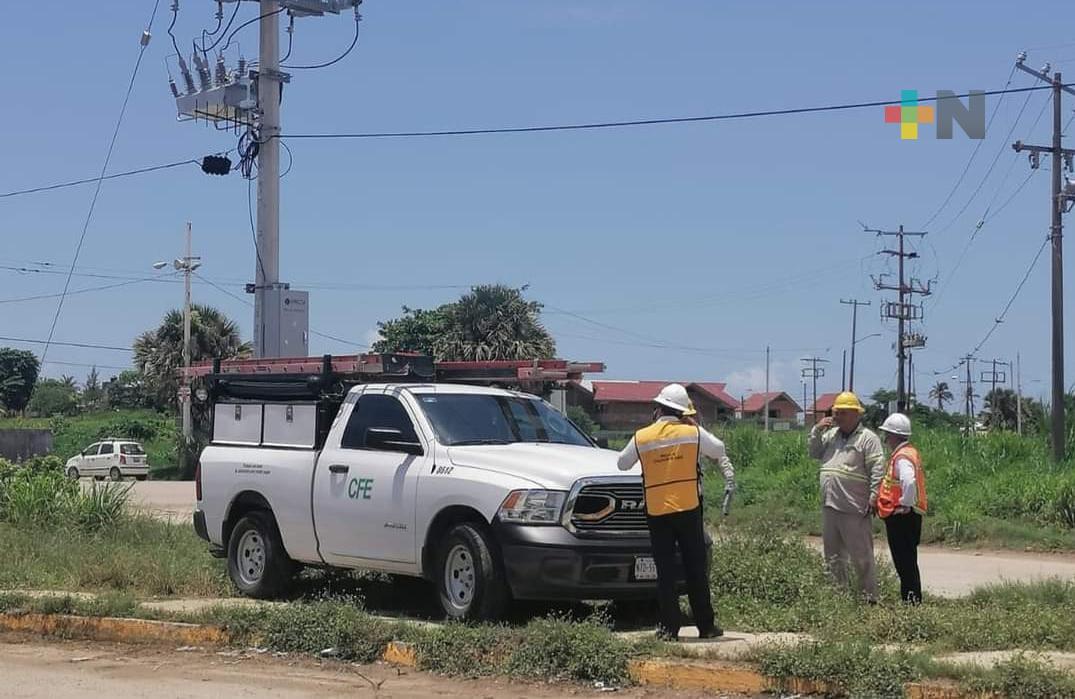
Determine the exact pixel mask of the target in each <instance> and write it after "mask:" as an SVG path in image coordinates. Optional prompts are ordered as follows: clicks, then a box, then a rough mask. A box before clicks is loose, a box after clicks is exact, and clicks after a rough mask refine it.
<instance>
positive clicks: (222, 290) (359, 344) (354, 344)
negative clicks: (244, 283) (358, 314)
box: [194, 273, 369, 349]
mask: <svg viewBox="0 0 1075 699" xmlns="http://www.w3.org/2000/svg"><path fill="white" fill-rule="evenodd" d="M194 276H195V277H197V278H199V279H201V280H202V281H204V282H205V283H207V284H209V286H211V287H213V288H214V289H216V290H217V291H219V292H220V293H222V294H225V295H227V296H230V297H231V298H233V299H235V300H236V301H238V302H239V303H241V304H243V305H245V306H253V305H254V304H252V303H250V302H249V301H247V300H246V299H244V298H242V297H241V296H239V295H237V294H233V293H232V292H230V291H228V290H227V289H225V288H224V287H222V286H220V285H219V284H216V283H214V282H212V281H210V280H209V279H206V278H205V277H203V276H202V275H200V274H197V273H195V274H194ZM310 334H311V335H317V336H319V337H323V338H325V339H328V340H335V341H336V342H340V343H342V344H345V345H349V346H351V347H361V348H366V349H369V345H367V344H364V343H362V342H354V341H352V340H345V339H343V338H340V337H336V336H335V335H329V334H328V333H325V332H321V331H320V330H317V329H316V328H313V327H310Z"/></svg>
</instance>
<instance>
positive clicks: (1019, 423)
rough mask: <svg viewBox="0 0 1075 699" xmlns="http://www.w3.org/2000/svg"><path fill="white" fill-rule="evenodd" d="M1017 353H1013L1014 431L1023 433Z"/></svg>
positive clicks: (1021, 395) (1021, 396) (1021, 383)
mask: <svg viewBox="0 0 1075 699" xmlns="http://www.w3.org/2000/svg"><path fill="white" fill-rule="evenodd" d="M1020 368H1021V367H1020V364H1019V353H1018V352H1016V353H1015V433H1016V434H1018V435H1022V434H1023V380H1022V376H1021V375H1020Z"/></svg>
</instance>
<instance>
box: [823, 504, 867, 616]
mask: <svg viewBox="0 0 1075 699" xmlns="http://www.w3.org/2000/svg"><path fill="white" fill-rule="evenodd" d="M821 525H822V533H821V537H822V544H823V546H824V549H825V565H826V566H827V567H828V569H829V574H830V575H831V576H832V579H833V581H834V582H835V583H836V584H837V585H839V586H841V587H848V585H849V580H848V562H850V563H852V564H854V566H855V571H856V573H857V574H858V576H857V580H856V582H857V583H858V586H857V587H858V592H860V593H862V594H863V595H864V596H865V598H866V599H868V600H876V599H877V567H876V564H875V562H874V558H873V529H872V527H871V526H870V525H871V521H870V518H869V517H867V516H864V515H860V514H855V513H847V512H840V511H838V510H834V509H832V508H830V507H825V508H822V510H821Z"/></svg>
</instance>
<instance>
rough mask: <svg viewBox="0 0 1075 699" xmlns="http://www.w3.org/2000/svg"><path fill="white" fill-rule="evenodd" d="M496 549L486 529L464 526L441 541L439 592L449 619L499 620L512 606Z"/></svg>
mask: <svg viewBox="0 0 1075 699" xmlns="http://www.w3.org/2000/svg"><path fill="white" fill-rule="evenodd" d="M496 555H497V554H496V547H495V546H494V545H493V543H492V540H491V538H490V536H489V534H488V532H487V531H486V530H485V528H483V527H479V526H477V525H474V524H470V523H464V524H458V525H456V526H455V527H453V528H452V529H451V530H450V531H449V532H448V534H447V535H446V536H445V537H444V539H443V540H441V545H440V548H439V550H438V556H437V564H438V565H437V573H438V574H437V578H436V579H437V592H438V593H439V594H438V597H439V598H440V605H441V607H442V608H443V609H444V613H445V614H447V615H448V618H449V619H458V620H461V621H490V620H495V619H499V618H500V616H501V615H503V613H504V608H505V607H506V606H507V603H508V597H509V594H508V586H507V583H506V582H505V581H504V571H503V567H502V566H501V565H500V562H499V561H498V560H497V558H496Z"/></svg>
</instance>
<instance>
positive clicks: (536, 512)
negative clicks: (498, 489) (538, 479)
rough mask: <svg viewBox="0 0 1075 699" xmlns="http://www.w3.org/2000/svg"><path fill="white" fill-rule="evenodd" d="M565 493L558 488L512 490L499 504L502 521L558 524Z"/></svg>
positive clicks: (565, 497) (499, 514)
mask: <svg viewBox="0 0 1075 699" xmlns="http://www.w3.org/2000/svg"><path fill="white" fill-rule="evenodd" d="M566 499H567V493H565V492H563V491H560V490H514V491H512V492H511V494H509V495H508V497H507V498H505V499H504V503H503V504H502V505H501V506H500V511H499V512H498V513H497V516H498V517H500V520H501V521H502V522H512V523H515V524H558V523H559V522H560V514H561V513H562V512H563V510H564V500H566Z"/></svg>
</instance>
